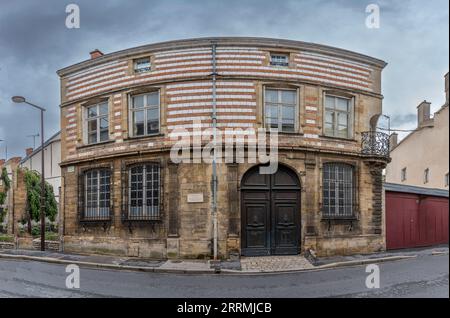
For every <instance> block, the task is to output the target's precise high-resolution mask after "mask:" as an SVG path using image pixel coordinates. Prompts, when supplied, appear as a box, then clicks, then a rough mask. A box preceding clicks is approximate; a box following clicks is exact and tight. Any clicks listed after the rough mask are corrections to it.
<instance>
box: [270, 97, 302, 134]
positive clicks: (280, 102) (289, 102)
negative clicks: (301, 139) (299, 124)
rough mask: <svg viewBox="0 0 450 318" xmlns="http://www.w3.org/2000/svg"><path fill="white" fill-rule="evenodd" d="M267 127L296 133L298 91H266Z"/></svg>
mask: <svg viewBox="0 0 450 318" xmlns="http://www.w3.org/2000/svg"><path fill="white" fill-rule="evenodd" d="M264 101H265V105H264V108H265V123H266V127H268V128H271V129H277V130H278V131H280V132H294V131H295V126H296V113H297V90H286V89H266V90H265V98H264Z"/></svg>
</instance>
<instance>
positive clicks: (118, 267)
mask: <svg viewBox="0 0 450 318" xmlns="http://www.w3.org/2000/svg"><path fill="white" fill-rule="evenodd" d="M412 258H417V255H401V256H389V257H381V258H371V259H362V260H354V261H344V262H335V263H330V264H324V265H319V266H316V267H313V268H305V269H295V270H281V271H270V272H269V271H258V270H252V271H245V272H243V271H239V270H233V269H221V271H220V273H221V274H228V275H261V274H287V273H299V272H309V271H319V270H326V269H332V268H340V267H350V266H358V265H365V264H375V263H384V262H390V261H398V260H404V259H412ZM0 259H10V260H17V259H19V260H26V261H38V262H46V263H53V264H67V265H68V264H76V265H81V266H86V267H91V268H99V269H113V270H126V271H138V272H151V273H168V274H214V273H216V274H218V272H217V271H216V270H215V269H214V268H212V269H202V270H198V269H170V268H158V267H144V266H128V265H118V264H104V263H94V262H83V261H71V260H63V259H57V258H51V257H37V256H28V255H9V254H1V253H0Z"/></svg>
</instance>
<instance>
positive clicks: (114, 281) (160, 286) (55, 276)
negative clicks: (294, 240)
mask: <svg viewBox="0 0 450 318" xmlns="http://www.w3.org/2000/svg"><path fill="white" fill-rule="evenodd" d="M67 275H68V274H67V273H66V272H65V266H64V265H55V264H48V263H40V262H28V261H11V260H3V259H0V297H158V298H160V297H169V298H172V297H177V298H179V297H183V298H185V297H186V298H203V297H219V298H222V297H226V298H241V297H242V298H247V297H249V298H253V297H258V298H278V297H288V298H294V297H295V298H297V297H389V298H392V297H446V298H448V297H449V285H448V276H449V256H448V255H439V256H431V255H419V257H418V258H417V259H412V260H411V259H410V260H402V261H395V262H388V263H382V264H380V289H367V288H366V285H365V281H366V277H367V275H368V274H367V273H366V272H365V266H357V267H347V268H340V269H330V270H323V271H316V272H303V273H291V274H275V275H254V276H230V275H175V274H160V273H142V272H127V271H113V270H98V269H89V268H81V269H80V289H78V290H75V289H67V288H66V285H65V282H66V277H67Z"/></svg>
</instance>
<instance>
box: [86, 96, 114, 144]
mask: <svg viewBox="0 0 450 318" xmlns="http://www.w3.org/2000/svg"><path fill="white" fill-rule="evenodd" d="M86 112H87V115H86V127H87V143H88V144H95V143H98V142H103V141H108V139H109V119H108V102H104V103H100V104H97V105H93V106H89V107H87V108H86Z"/></svg>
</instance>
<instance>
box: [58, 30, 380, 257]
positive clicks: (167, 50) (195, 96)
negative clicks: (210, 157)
mask: <svg viewBox="0 0 450 318" xmlns="http://www.w3.org/2000/svg"><path fill="white" fill-rule="evenodd" d="M213 44H214V45H216V47H217V51H216V57H217V83H216V85H217V86H216V87H217V115H218V117H217V127H218V128H219V129H226V128H232V129H236V128H241V129H248V128H254V129H257V128H260V127H264V123H265V112H264V107H265V106H264V92H265V89H267V88H274V89H290V90H293V91H295V92H296V93H295V94H296V96H297V99H296V111H295V128H294V131H292V132H289V133H280V134H279V148H278V152H279V163H280V165H283V166H285V167H287V168H289V169H290V170H291V171H293V172H295V174H296V175H297V177H298V179H299V181H300V185H301V190H300V205H299V207H298V211H296V217H297V218H298V221H299V222H298V224H299V226H300V232H299V233H300V236H299V242H298V246H299V252H303V251H305V250H307V249H313V250H315V251H316V252H317V254H318V255H334V254H352V253H370V252H375V251H379V250H383V249H384V248H385V243H384V231H383V222H384V219H383V218H384V215H383V209H382V206H383V202H382V187H381V182H382V181H381V180H382V179H381V173H382V169H383V168H384V167H385V165H386V163H387V161H388V158H386V156H383V155H380V154H378V153H376V152H375V153H367V152H366V153H364V152H363V151H362V150H363V149H362V135H363V133H365V132H368V131H371V130H372V128H373V127H371V124H370V120H371V118H373V117H374V116H376V115H379V114H381V113H382V95H381V71H382V69H383V68H384V67H385V63H384V62H383V61H380V60H377V59H374V58H371V57H367V56H364V55H361V54H357V53H353V52H349V51H345V50H341V49H336V48H331V47H326V46H321V45H316V44H309V43H303V42H296V41H286V40H274V39H262V38H211V39H193V40H183V41H174V42H167V43H161V44H152V45H148V46H143V47H138V48H134V49H128V50H124V51H120V52H116V53H112V54H107V55H101V54H97V55H96V56H95V58H93V59H91V60H88V61H85V62H82V63H79V64H76V65H73V66H70V67H67V68H65V69H62V70H60V71H59V72H58V74H59V76H60V77H61V149H62V157H61V158H62V162H61V168H62V178H63V179H62V189H61V199H60V204H61V208H60V213H61V226H62V231H63V242H64V249H65V250H66V251H76V252H84V253H88V252H89V253H92V252H94V253H107V254H118V255H128V256H137V257H148V258H179V257H180V258H204V257H210V256H211V254H212V235H213V233H212V217H211V200H212V186H211V182H212V166H211V164H209V163H204V162H202V163H196V164H187V163H178V164H177V163H174V162H172V161H171V159H170V149H171V147H172V146H173V145H174V143H175V142H176V138H173V137H174V135H173V131H174V130H175V129H178V128H185V129H187V130H188V131H192V129H193V126H192V125H193V120H195V119H197V120H201V122H202V124H203V125H206V126H208V125H209V126H210V125H211V123H212V120H211V113H212V106H211V105H212V99H213V96H212V94H213V93H212V91H213V90H212V86H213V84H212V72H213V71H212V46H213ZM274 53H276V54H281V55H284V56H287V58H288V65H286V66H285V67H279V66H273V65H271V63H270V60H271V54H274ZM141 58H148V60H149V61H150V62H151V70H150V71H148V72H140V73H135V71H134V63H135V61H136V60H137V59H141ZM155 91H157V92H159V116H160V118H159V133H158V134H154V135H151V136H146V137H135V136H133V132H132V128H131V122H132V119H131V118H130V98H131V97H132V96H135V95H138V94H144V93H148V92H155ZM326 95H330V96H342V97H343V98H348V99H349V100H351V101H352V108H351V109H352V114H351V117H350V118H351V122H350V124H349V125H351V134H350V135H349V137H348V138H333V137H329V136H325V132H324V129H325V128H324V123H325V118H324V117H325V111H324V101H325V96H326ZM99 102H107V103H108V120H109V136H108V137H109V138H108V140H107V141H105V142H102V143H98V144H93V145H89V144H87V142H86V140H87V139H86V129H87V128H86V122H85V112H86V110H85V109H86V107H88V106H90V105H93V104H96V103H99ZM147 162H152V163H156V164H158V165H159V167H160V219H159V220H157V221H149V222H132V221H130V220H127V219H124V218H123V211H124V207H125V206H126V204H127V203H126V200H127V195H126V194H125V192H126V190H125V192H124V189H127V185H126V184H127V182H128V179H127V172H126V171H127V167H129V166H131V165H133V164H137V163H147ZM329 162H338V163H339V162H341V163H346V164H349V165H351V166H352V167H354V176H355V178H354V186H355V192H354V193H355V198H353V202H354V211H355V212H354V217H353V218H351V219H325V218H323V215H322V209H323V206H322V202H323V198H322V196H323V194H322V193H323V184H322V180H323V178H322V177H323V174H322V170H323V166H324V163H329ZM254 165H255V164H250V163H219V164H218V192H217V197H218V207H217V211H218V246H219V255H220V256H221V257H224V258H227V257H229V256H230V255H232V254H235V255H236V254H238V255H239V254H240V253H241V248H242V246H241V244H242V235H243V234H242V220H241V215H242V212H241V203H242V202H241V200H242V197H241V180H242V178H243V176H244V175H245V174H246V172H247V171H249V169H251V168H252V167H253V166H254ZM95 168H103V169H104V168H107V169H108V170H109V171H111V196H110V203H111V204H110V208H111V215H112V216H111V218H110V219H108V220H102V221H99V222H83V220H82V217H81V215H82V214H83V209H84V206H83V203H82V202H83V199H80V198H81V197H82V196H83V194H82V193H81V192H82V188H83V181H82V180H83V179H82V177H83V175H84V173H85V172H86V171H89V170H92V169H95ZM80 180H81V181H80ZM192 194H197V195H198V194H201V195H202V198H201V199H200V200H198V201H194V202H190V200H188V197H189V196H190V195H192Z"/></svg>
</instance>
